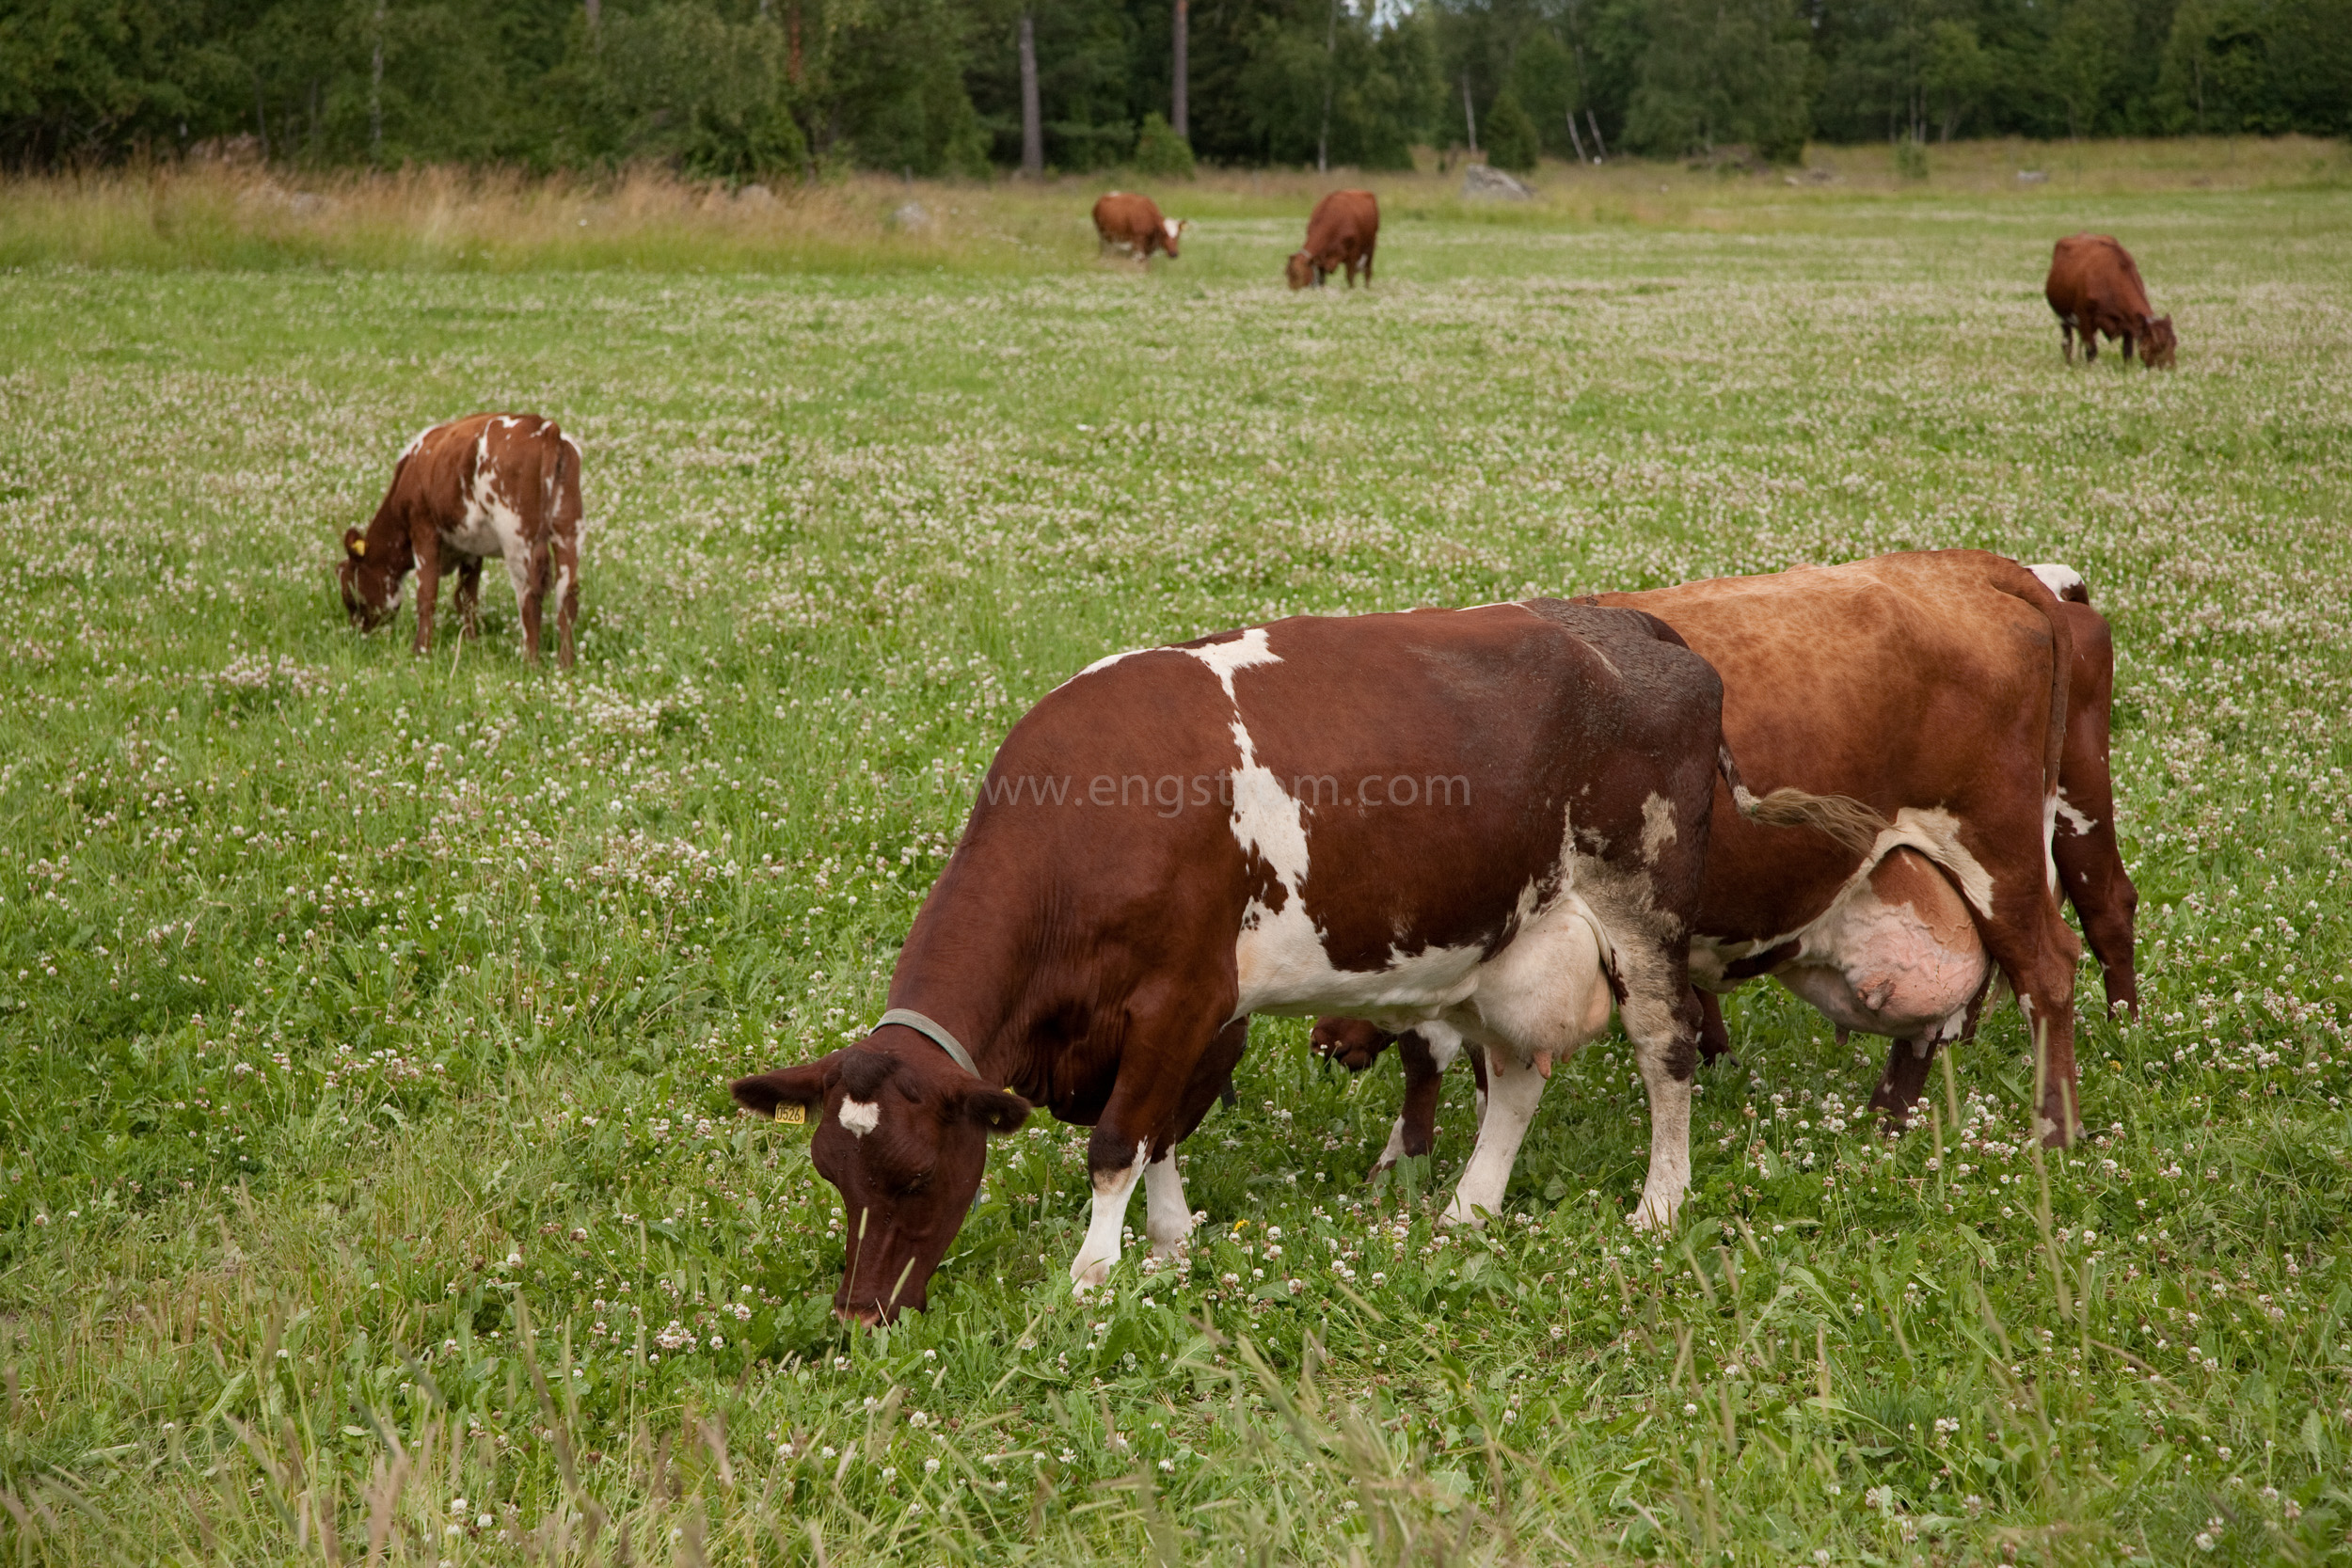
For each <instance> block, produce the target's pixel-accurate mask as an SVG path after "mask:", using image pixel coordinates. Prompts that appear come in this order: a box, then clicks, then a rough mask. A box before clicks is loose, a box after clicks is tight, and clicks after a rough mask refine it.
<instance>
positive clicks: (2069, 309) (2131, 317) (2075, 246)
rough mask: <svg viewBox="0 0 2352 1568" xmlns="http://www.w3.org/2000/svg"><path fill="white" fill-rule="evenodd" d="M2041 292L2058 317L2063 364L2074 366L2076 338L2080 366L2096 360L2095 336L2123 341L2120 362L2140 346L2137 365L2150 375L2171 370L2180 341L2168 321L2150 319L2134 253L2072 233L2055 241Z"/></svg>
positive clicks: (2093, 236) (2105, 240) (2103, 236)
mask: <svg viewBox="0 0 2352 1568" xmlns="http://www.w3.org/2000/svg"><path fill="white" fill-rule="evenodd" d="M2042 294H2043V296H2044V297H2046V298H2047V299H2048V300H2049V302H2050V309H2053V310H2055V311H2057V312H2058V341H2059V343H2060V344H2061V346H2063V347H2064V349H2065V351H2066V362H2067V363H2068V364H2070V365H2071V364H2073V363H2074V335H2075V334H2076V333H2080V334H2081V335H2082V340H2083V363H2085V364H2090V363H2091V362H2092V361H2094V360H2096V359H2097V358H2098V357H2099V337H2100V334H2102V333H2105V334H2106V336H2107V337H2110V338H2121V339H2122V340H2123V357H2124V358H2126V359H2129V358H2130V357H2131V356H2132V345H2133V344H2134V343H2135V342H2137V344H2138V345H2139V357H2140V361H2141V362H2142V363H2143V364H2145V365H2146V366H2147V367H2148V368H2149V369H2150V370H2152V371H2169V370H2170V369H2171V368H2172V353H2173V350H2174V349H2175V348H2177V347H2178V346H2179V340H2178V339H2176V338H2174V337H2173V335H2172V318H2171V317H2170V316H2157V315H2152V314H2150V312H2149V309H2148V286H2147V285H2146V284H2144V283H2142V282H2141V281H2140V280H2139V268H2138V267H2137V265H2136V264H2135V263H2134V262H2133V261H2132V253H2131V252H2130V251H2128V250H2125V249H2124V248H2123V247H2122V245H2118V244H2116V243H2115V241H2114V240H2113V239H2112V238H2111V237H2109V236H2108V235H2106V234H2074V235H2069V236H2068V237H2067V238H2065V239H2063V240H2060V241H2058V249H2057V250H2056V251H2055V252H2053V253H2052V255H2051V257H2050V277H2049V281H2047V282H2046V283H2044V284H2042Z"/></svg>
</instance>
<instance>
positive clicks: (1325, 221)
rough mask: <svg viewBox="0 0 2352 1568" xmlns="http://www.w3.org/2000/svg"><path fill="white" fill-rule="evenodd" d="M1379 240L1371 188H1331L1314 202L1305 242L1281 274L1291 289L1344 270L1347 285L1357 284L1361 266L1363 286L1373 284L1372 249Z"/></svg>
mask: <svg viewBox="0 0 2352 1568" xmlns="http://www.w3.org/2000/svg"><path fill="white" fill-rule="evenodd" d="M1379 239H1380V203H1379V201H1378V200H1377V199H1376V198H1375V197H1374V196H1373V194H1372V193H1371V192H1370V191H1333V192H1332V193H1331V194H1330V195H1329V196H1327V197H1325V198H1323V199H1322V200H1321V201H1318V202H1316V203H1315V210H1314V213H1313V214H1312V215H1311V216H1310V217H1309V218H1308V219H1307V243H1306V245H1304V246H1303V247H1302V248H1300V249H1298V250H1296V251H1294V252H1293V253H1292V254H1291V258H1290V261H1288V262H1287V263H1286V264H1285V266H1284V269H1283V270H1284V274H1285V276H1287V277H1289V279H1290V286H1291V287H1292V288H1294V289H1303V288H1305V287H1306V286H1307V285H1308V284H1310V283H1312V284H1314V285H1315V286H1316V287H1317V288H1320V287H1322V285H1323V280H1324V279H1325V278H1327V277H1330V276H1331V274H1333V273H1335V272H1337V271H1339V270H1340V269H1341V268H1342V267H1345V268H1346V269H1347V286H1348V287H1349V288H1351V289H1352V288H1354V287H1355V286H1356V269H1357V267H1359V266H1361V267H1362V268H1363V269H1364V286H1365V287H1366V288H1370V287H1371V286H1372V252H1373V247H1374V245H1376V244H1377V243H1378V242H1379Z"/></svg>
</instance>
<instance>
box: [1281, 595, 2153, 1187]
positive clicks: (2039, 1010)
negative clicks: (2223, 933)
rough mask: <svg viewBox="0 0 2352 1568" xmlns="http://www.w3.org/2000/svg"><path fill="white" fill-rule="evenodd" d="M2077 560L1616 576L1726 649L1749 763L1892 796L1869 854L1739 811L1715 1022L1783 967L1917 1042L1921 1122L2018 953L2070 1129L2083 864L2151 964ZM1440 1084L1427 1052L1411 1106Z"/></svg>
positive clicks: (1706, 959) (1902, 1094) (2128, 983)
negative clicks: (1727, 994) (2117, 812)
mask: <svg viewBox="0 0 2352 1568" xmlns="http://www.w3.org/2000/svg"><path fill="white" fill-rule="evenodd" d="M2068 578H2072V579H2074V588H2073V590H2072V592H2074V593H2076V594H2080V593H2081V590H2080V579H2079V578H2075V577H2074V574H2073V573H2072V572H2071V571H2068V570H2067V569H2066V568H2064V567H2055V566H2044V567H2038V568H2034V569H2033V570H2031V571H2028V570H2027V569H2026V568H2025V567H2021V566H2019V565H2017V563H2016V562H2010V561H2006V560H2004V559H2002V558H2001V557H1998V556H1992V555H1987V554H1984V553H1982V552H1979V551H1941V552H1926V553H1920V554H1914V555H1899V556H1886V557H1882V558H1880V559H1879V560H1876V561H1867V562H1856V563H1854V564H1852V565H1849V566H1841V567H1830V568H1817V569H1809V570H1802V571H1795V572H1788V573H1782V574H1779V575H1778V576H1774V577H1763V578H1725V579H1721V580H1718V581H1714V582H1701V583H1692V584H1688V585H1686V586H1684V587H1681V588H1668V589H1659V590H1654V591H1651V592H1649V593H1643V594H1603V595H1600V597H1599V600H1598V602H1600V603H1602V604H1607V605H1613V606H1621V607H1626V608H1633V609H1639V610H1645V611H1646V612H1648V613H1650V614H1653V615H1656V616H1658V617H1659V618H1660V619H1661V620H1662V621H1664V622H1666V623H1667V624H1668V625H1670V626H1673V627H1674V628H1675V630H1676V631H1677V632H1678V633H1679V634H1681V635H1682V637H1683V638H1684V639H1685V640H1686V641H1688V642H1689V644H1690V646H1691V647H1692V648H1693V649H1694V650H1696V651H1697V652H1699V653H1700V654H1702V655H1704V656H1706V657H1708V659H1709V660H1710V661H1711V662H1712V663H1713V664H1714V666H1715V668H1716V670H1717V671H1718V672H1719V673H1721V674H1722V676H1723V680H1724V734H1725V736H1726V737H1727V738H1728V741H1729V744H1730V745H1731V747H1732V749H1733V751H1734V752H1737V753H1738V754H1739V755H1740V757H1741V758H1742V759H1743V761H1744V762H1745V763H1746V765H1747V766H1748V767H1749V768H1753V769H1755V770H1756V772H1757V773H1759V774H1762V775H1764V776H1766V777H1772V778H1783V779H1792V780H1796V781H1798V782H1799V783H1801V784H1803V785H1804V787H1805V788H1807V789H1812V790H1822V791H1828V792H1834V793H1836V794H1839V795H1849V796H1853V797H1858V798H1859V799H1861V800H1864V801H1866V802H1868V803H1869V804H1870V805H1871V806H1873V807H1874V808H1875V809H1876V810H1877V811H1879V812H1880V813H1882V814H1883V815H1884V816H1886V817H1887V818H1889V819H1890V826H1889V827H1888V829H1887V830H1886V831H1885V832H1882V833H1880V834H1879V835H1878V837H1877V839H1876V840H1875V841H1874V842H1872V843H1871V844H1870V845H1869V846H1868V847H1867V852H1865V853H1863V854H1861V855H1859V856H1855V855H1853V854H1845V855H1840V854H1838V853H1836V851H1835V849H1834V848H1833V847H1831V846H1829V845H1827V844H1826V843H1823V842H1820V841H1818V840H1814V839H1804V838H1789V837H1786V836H1779V835H1768V834H1763V833H1759V832H1756V830H1755V829H1754V827H1753V826H1751V825H1750V824H1748V823H1746V822H1743V821H1742V820H1740V817H1739V816H1734V815H1732V814H1730V813H1722V812H1719V813H1718V815H1717V817H1716V824H1717V826H1716V831H1715V836H1714V840H1713V847H1712V848H1711V849H1710V851H1709V856H1708V868H1707V881H1706V891H1705V896H1704V900H1703V903H1702V907H1701V910H1700V912H1699V916H1698V920H1697V922H1696V924H1695V938H1694V942H1693V953H1692V974H1693V977H1694V978H1695V979H1696V981H1697V983H1698V985H1699V987H1700V988H1701V995H1702V998H1703V1000H1704V1006H1705V1010H1706V1013H1707V1028H1706V1034H1707V1036H1708V1037H1710V1038H1711V1041H1712V1042H1713V1043H1716V1044H1720V1043H1721V1042H1722V1040H1723V1024H1722V1016H1721V1013H1720V1011H1718V1010H1717V1007H1716V1005H1715V1002H1714V997H1713V994H1712V993H1713V992H1716V991H1719V990H1730V989H1732V988H1734V987H1736V986H1737V985H1739V984H1740V983H1742V982H1743V981H1745V980H1748V979H1751V978H1754V977H1755V976H1756V975H1759V974H1772V975H1774V976H1776V977H1777V978H1779V979H1780V980H1781V981H1782V982H1783V983H1784V984H1786V985H1787V986H1788V988H1789V989H1790V990H1794V991H1796V992H1797V993H1798V994H1799V995H1801V996H1803V997H1804V998H1805V999H1806V1000H1807V1001H1809V1002H1811V1003H1813V1004H1814V1006H1817V1007H1819V1008H1820V1009H1821V1010H1822V1011H1823V1012H1824V1013H1825V1014H1827V1015H1828V1016H1829V1018H1830V1019H1831V1020H1832V1022H1835V1023H1836V1024H1837V1025H1838V1027H1839V1028H1840V1029H1856V1030H1861V1031H1863V1032H1866V1033H1871V1034H1882V1035H1885V1036H1887V1037H1890V1038H1891V1039H1893V1040H1894V1041H1895V1042H1896V1043H1895V1045H1894V1046H1893V1047H1892V1048H1891V1050H1890V1053H1889V1060H1888V1067H1887V1073H1886V1076H1885V1078H1884V1079H1883V1081H1882V1083H1881V1085H1880V1091H1879V1094H1878V1096H1876V1097H1875V1098H1874V1100H1873V1104H1875V1105H1877V1106H1878V1107H1879V1108H1880V1109H1881V1110H1883V1111H1885V1112H1886V1113H1887V1114H1888V1115H1889V1117H1890V1119H1893V1120H1895V1121H1897V1122H1898V1123H1899V1122H1900V1120H1901V1119H1902V1117H1904V1115H1905V1114H1906V1113H1907V1112H1908V1110H1909V1108H1910V1106H1911V1105H1912V1103H1913V1102H1914V1101H1915V1100H1916V1099H1917V1096H1918V1092H1919V1089H1920V1088H1921V1087H1922V1086H1923V1085H1924V1083H1925V1077H1926V1064H1927V1062H1928V1061H1929V1059H1930V1058H1931V1054H1932V1051H1933V1047H1934V1045H1935V1044H1936V1043H1937V1042H1938V1041H1941V1040H1946V1039H1950V1038H1954V1037H1959V1036H1960V1035H1962V1034H1964V1033H1966V1032H1967V1031H1968V1030H1969V1029H1971V1028H1972V1027H1973V1024H1974V1019H1975V1011H1976V1008H1977V1006H1978V1005H1979V1003H1980V1001H1981V999H1982V996H1983V994H1984V990H1985V986H1986V983H1987V981H1988V979H1989V978H1990V974H1991V972H1992V969H1993V968H1994V967H1997V968H1998V969H1999V970H2000V971H2001V973H2002V974H2004V975H2006V976H2007V977H2008V978H2009V980H2010V985H2011V987H2012V988H2013V989H2014V990H2015V991H2016V992H2017V995H2018V997H2019V999H2020V1005H2021V1006H2023V1007H2024V1008H2025V1009H2026V1014H2027V1017H2028V1019H2029V1021H2030V1022H2031V1024H2032V1026H2033V1027H2034V1028H2035V1030H2036V1031H2037V1033H2038V1034H2039V1036H2040V1037H2041V1040H2042V1050H2043V1052H2044V1065H2045V1068H2046V1069H2047V1076H2046V1084H2047V1087H2046V1090H2045V1093H2044V1096H2043V1101H2042V1129H2043V1134H2044V1137H2045V1139H2046V1140H2047V1141H2049V1142H2051V1143H2063V1142H2065V1141H2067V1140H2068V1139H2070V1138H2071V1137H2072V1135H2073V1132H2074V1128H2075V1126H2076V1123H2077V1117H2076V1087H2075V1074H2074V1012H2073V999H2074V961H2075V958H2076V957H2077V955H2078V954H2079V952H2080V946H2079V944H2078V943H2077V942H2075V940H2074V934H2073V932H2071V931H2069V930H2068V929H2067V928H2066V925H2065V921H2064V919H2063V918H2062V917H2061V916H2060V915H2059V914H2058V907H2057V903H2056V900H2055V898H2054V896H2053V894H2054V893H2055V891H2056V888H2057V885H2058V882H2059V880H2060V879H2061V877H2063V878H2064V879H2065V881H2066V885H2067V887H2068V888H2069V890H2070V892H2072V893H2074V896H2076V898H2077V899H2078V901H2084V900H2087V902H2082V903H2081V907H2083V908H2084V909H2085V911H2086V913H2085V925H2086V927H2089V928H2090V929H2092V930H2093V931H2094V932H2097V933H2099V935H2098V936H2097V937H2096V938H2095V941H2096V942H2099V943H2101V944H2103V945H2101V946H2100V947H2099V949H2098V950H2099V951H2100V953H2101V958H2102V961H2103V962H2104V963H2106V966H2107V971H2108V994H2109V997H2110V1000H2111V1001H2112V1002H2115V1003H2117V1004H2119V1005H2125V1006H2137V986H2136V984H2135V982H2134V980H2133V977H2132V968H2131V963H2132V958H2131V914H2132V907H2133V904H2134V903H2135V902H2136V899H2137V895H2135V894H2134V893H2133V892H2132V890H2131V883H2130V879H2129V878H2128V877H2127V876H2125V875H2124V874H2123V870H2122V861H2121V858H2120V856H2118V855H2117V854H2116V853H2115V847H2114V835H2113V827H2112V823H2111V822H2110V821H2107V820H2106V819H2107V818H2108V817H2110V816H2111V815H2112V810H2111V794H2110V789H2109V785H2108V781H2107V770H2106V692H2107V690H2108V689H2109V686H2110V685H2111V673H2112V651H2111V648H2109V647H2108V645H2107V643H2106V640H2105V636H2104V631H2105V623H2104V622H2101V623H2099V631H2100V634H2101V635H2100V636H2099V638H2098V642H2097V646H2098V651H2097V652H2096V653H2094V654H2093V655H2092V656H2091V658H2090V662H2091V664H2092V666H2093V667H2094V673H2095V671H2097V670H2100V669H2104V670H2105V671H2106V673H2107V674H2108V676H2109V677H2110V679H2107V680H2100V681H2098V682H2096V696H2095V699H2094V698H2091V697H2089V696H2086V698H2085V699H2084V700H2083V701H2082V702H2081V704H2080V705H2077V703H2076V700H2075V697H2074V671H2075V670H2076V668H2077V667H2078V664H2079V662H2080V660H2081V659H2082V658H2083V655H2081V654H2080V653H2079V652H2078V651H2077V649H2076V647H2075V641H2074V626H2076V624H2078V622H2079V620H2080V617H2081V616H2082V615H2084V614H2090V613H2091V612H2090V610H2089V607H2088V605H2087V604H2085V603H2080V602H2077V603H2075V604H2073V605H2068V604H2062V603H2060V602H2059V601H2058V599H2057V598H2055V597H2054V596H2053V594H2052V593H2051V592H2050V588H2049V586H2048V584H2050V583H2052V582H2055V583H2057V584H2058V586H2059V587H2060V588H2061V589H2064V588H2065V587H2066V579H2068ZM2087 596H2088V595H2087V594H2082V597H2084V598H2087ZM2091 618H2092V619H2093V620H2095V619H2096V617H2095V614H2092V616H2091ZM2070 769H2071V771H2070ZM2069 812H2072V813H2073V814H2074V816H2078V817H2080V818H2082V826H2081V829H2080V831H2079V832H2072V833H2070V835H2069V838H2070V839H2071V840H2072V843H2071V844H2070V845H2069V847H2068V848H2067V851H2066V856H2067V858H2066V860H2065V861H2063V862H2062V861H2060V860H2059V858H2058V851H2057V849H2056V847H2055V846H2054V845H2053V842H2052V832H2053V825H2054V824H2055V823H2056V822H2057V821H2058V820H2061V819H2063V818H2064V817H2065V816H2066V814H2067V813H2069ZM2092 813H2096V818H2095V819H2094V817H2093V816H2091V814H2092ZM2069 826H2070V828H2072V827H2073V826H2074V824H2073V823H2072V822H2070V824H2069ZM2059 842H2066V841H2064V840H2061V841H2059ZM2070 864H2071V865H2072V866H2073V867H2074V869H2072V870H2070V869H2069V868H2068V867H2069V865H2070ZM1318 1035H1319V1036H1320V1037H1323V1039H1324V1040H1327V1041H1328V1042H1329V1047H1330V1048H1336V1049H1332V1050H1331V1053H1333V1054H1336V1055H1339V1056H1340V1057H1341V1059H1343V1060H1349V1061H1351V1064H1352V1063H1353V1061H1354V1060H1356V1059H1359V1058H1360V1059H1361V1060H1364V1061H1369V1060H1370V1058H1371V1055H1372V1054H1374V1053H1376V1051H1377V1045H1376V1044H1375V1045H1372V1046H1371V1048H1370V1049H1369V1050H1367V1049H1366V1043H1367V1042H1365V1041H1364V1040H1363V1039H1362V1038H1361V1037H1358V1036H1355V1035H1352V1034H1349V1033H1345V1032H1343V1030H1342V1029H1341V1028H1340V1027H1339V1025H1338V1021H1333V1020H1325V1021H1323V1022H1322V1023H1320V1024H1319V1025H1318ZM1433 1043H1436V1042H1433ZM1431 1054H1432V1055H1434V1054H1436V1052H1434V1051H1433V1052H1432V1053H1431ZM1406 1065H1407V1069H1408V1073H1409V1072H1410V1070H1411V1069H1412V1068H1413V1065H1414V1064H1413V1062H1412V1061H1410V1060H1408V1061H1407V1064H1406ZM1435 1104H1436V1096H1435V1092H1434V1090H1420V1089H1418V1088H1417V1086H1416V1085H1413V1084H1412V1083H1411V1082H1410V1080H1409V1078H1408V1084H1407V1090H1406V1105H1407V1109H1408V1111H1416V1109H1417V1108H1418V1107H1421V1106H1424V1105H1425V1106H1427V1107H1428V1108H1429V1110H1430V1111H1432V1112H1434V1108H1435ZM1417 1114H1418V1113H1417ZM1429 1136H1430V1134H1429V1131H1428V1129H1427V1128H1426V1126H1407V1125H1406V1124H1405V1122H1404V1121H1403V1119H1402V1118H1400V1122H1399V1126H1398V1128H1397V1130H1396V1132H1394V1133H1392V1134H1391V1140H1390V1145H1391V1151H1395V1152H1405V1153H1418V1152H1422V1151H1423V1150H1425V1149H1426V1148H1428V1146H1429Z"/></svg>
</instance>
